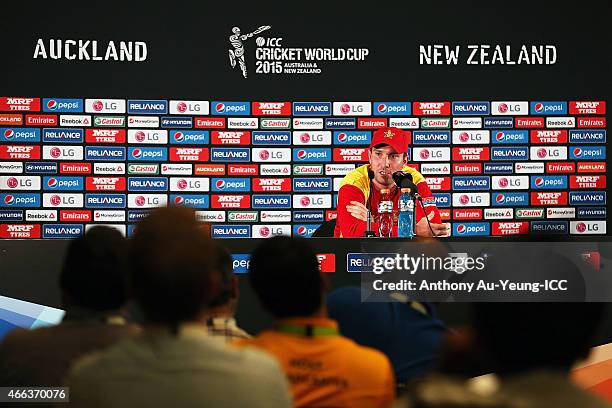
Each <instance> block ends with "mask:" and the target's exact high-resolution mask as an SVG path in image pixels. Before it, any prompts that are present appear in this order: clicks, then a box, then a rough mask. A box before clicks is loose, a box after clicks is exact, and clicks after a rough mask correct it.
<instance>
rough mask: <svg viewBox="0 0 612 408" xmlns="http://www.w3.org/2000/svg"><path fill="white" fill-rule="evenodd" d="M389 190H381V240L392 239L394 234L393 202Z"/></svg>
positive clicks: (379, 228) (379, 234)
mask: <svg viewBox="0 0 612 408" xmlns="http://www.w3.org/2000/svg"><path fill="white" fill-rule="evenodd" d="M390 192H391V190H389V189H388V188H383V189H381V190H380V194H381V195H382V197H381V199H380V202H379V203H378V236H379V237H381V238H391V234H392V233H393V201H391V197H390Z"/></svg>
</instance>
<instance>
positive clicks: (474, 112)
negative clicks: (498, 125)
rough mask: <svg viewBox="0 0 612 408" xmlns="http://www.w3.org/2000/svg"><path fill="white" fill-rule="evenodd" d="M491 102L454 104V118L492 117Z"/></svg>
mask: <svg viewBox="0 0 612 408" xmlns="http://www.w3.org/2000/svg"><path fill="white" fill-rule="evenodd" d="M490 114H491V109H490V106H489V102H453V115H454V116H481V115H490Z"/></svg>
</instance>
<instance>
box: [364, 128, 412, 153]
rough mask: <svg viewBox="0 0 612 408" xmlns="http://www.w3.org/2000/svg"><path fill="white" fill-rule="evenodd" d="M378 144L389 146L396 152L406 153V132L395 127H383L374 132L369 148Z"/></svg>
mask: <svg viewBox="0 0 612 408" xmlns="http://www.w3.org/2000/svg"><path fill="white" fill-rule="evenodd" d="M380 145H388V146H391V148H392V149H393V150H395V152H396V153H408V139H407V138H406V133H405V132H404V131H403V130H401V129H398V128H395V127H384V128H380V129H378V130H376V131H375V132H374V134H373V135H372V143H370V149H371V148H373V147H378V146H380Z"/></svg>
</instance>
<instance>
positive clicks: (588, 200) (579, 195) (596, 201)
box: [569, 191, 606, 205]
mask: <svg viewBox="0 0 612 408" xmlns="http://www.w3.org/2000/svg"><path fill="white" fill-rule="evenodd" d="M569 205H606V192H605V191H580V192H577V191H570V193H569Z"/></svg>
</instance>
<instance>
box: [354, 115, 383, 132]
mask: <svg viewBox="0 0 612 408" xmlns="http://www.w3.org/2000/svg"><path fill="white" fill-rule="evenodd" d="M388 123H389V122H388V120H387V118H358V119H357V129H378V128H381V127H387V126H388V125H387V124H388Z"/></svg>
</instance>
